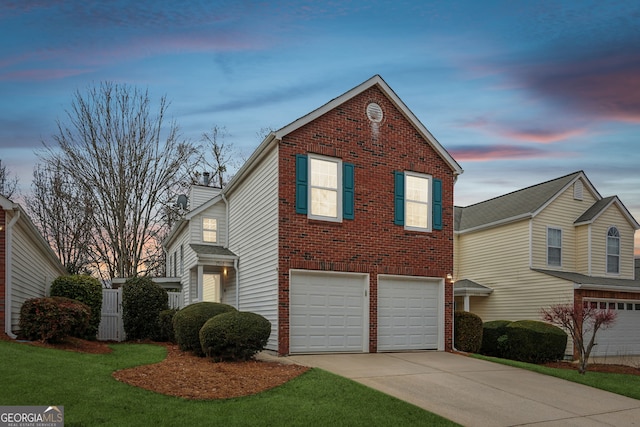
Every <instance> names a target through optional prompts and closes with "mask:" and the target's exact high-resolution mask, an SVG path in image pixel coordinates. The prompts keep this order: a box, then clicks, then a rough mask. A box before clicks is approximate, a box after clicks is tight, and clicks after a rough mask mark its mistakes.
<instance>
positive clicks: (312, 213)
mask: <svg viewBox="0 0 640 427" xmlns="http://www.w3.org/2000/svg"><path fill="white" fill-rule="evenodd" d="M296 212H297V213H302V214H307V216H308V217H309V218H311V219H319V220H323V221H335V222H341V221H342V220H343V219H353V217H354V165H352V164H351V163H346V162H343V161H342V160H341V159H337V158H333V157H326V156H320V155H316V154H308V155H302V154H299V155H297V156H296Z"/></svg>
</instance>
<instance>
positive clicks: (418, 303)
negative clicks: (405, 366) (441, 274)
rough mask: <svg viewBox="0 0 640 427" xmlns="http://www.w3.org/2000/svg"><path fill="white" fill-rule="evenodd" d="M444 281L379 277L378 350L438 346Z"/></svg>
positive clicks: (434, 347) (416, 348) (419, 348)
mask: <svg viewBox="0 0 640 427" xmlns="http://www.w3.org/2000/svg"><path fill="white" fill-rule="evenodd" d="M440 287H441V281H439V280H433V279H431V280H430V279H427V278H419V279H418V278H412V277H400V276H391V277H389V276H379V278H378V350H380V351H402V350H423V349H433V350H435V349H437V348H438V343H439V338H440V336H439V335H440V333H441V332H440V325H439V322H441V321H442V319H441V317H442V316H440V315H439V307H440Z"/></svg>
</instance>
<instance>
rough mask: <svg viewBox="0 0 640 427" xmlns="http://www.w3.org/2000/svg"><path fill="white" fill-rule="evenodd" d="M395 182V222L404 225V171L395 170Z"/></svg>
mask: <svg viewBox="0 0 640 427" xmlns="http://www.w3.org/2000/svg"><path fill="white" fill-rule="evenodd" d="M393 178H394V183H395V193H394V207H395V209H394V216H393V223H394V224H396V225H404V173H403V172H397V171H394V172H393Z"/></svg>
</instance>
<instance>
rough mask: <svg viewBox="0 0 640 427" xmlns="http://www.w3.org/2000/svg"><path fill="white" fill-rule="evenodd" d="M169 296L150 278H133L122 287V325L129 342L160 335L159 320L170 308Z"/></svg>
mask: <svg viewBox="0 0 640 427" xmlns="http://www.w3.org/2000/svg"><path fill="white" fill-rule="evenodd" d="M168 300H169V296H168V295H167V291H165V290H164V289H163V288H162V287H161V286H159V285H157V284H155V283H153V280H151V278H149V277H133V278H131V279H127V281H126V282H125V283H124V285H122V323H123V325H124V331H125V333H126V334H127V339H128V340H143V339H153V338H154V337H157V336H158V335H159V331H158V327H159V326H158V319H159V317H160V312H161V311H162V310H167V309H168V308H169V303H168Z"/></svg>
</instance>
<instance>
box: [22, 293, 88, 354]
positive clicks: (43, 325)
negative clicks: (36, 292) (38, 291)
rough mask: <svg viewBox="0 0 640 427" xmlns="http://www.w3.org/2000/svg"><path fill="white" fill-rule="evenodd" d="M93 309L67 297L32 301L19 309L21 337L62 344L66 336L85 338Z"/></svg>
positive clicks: (28, 301) (27, 301)
mask: <svg viewBox="0 0 640 427" xmlns="http://www.w3.org/2000/svg"><path fill="white" fill-rule="evenodd" d="M90 317H91V309H90V308H89V306H88V305H86V304H84V303H81V302H80V301H77V300H72V299H69V298H64V297H48V298H32V299H29V300H26V301H25V302H24V303H23V304H22V307H21V308H20V321H19V328H20V332H19V334H18V335H19V336H20V337H21V338H24V339H27V340H40V341H43V342H44V341H46V342H52V343H53V342H60V341H62V340H63V339H64V338H65V337H67V336H74V337H80V338H82V337H83V336H84V334H86V331H87V328H88V327H89V319H90Z"/></svg>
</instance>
